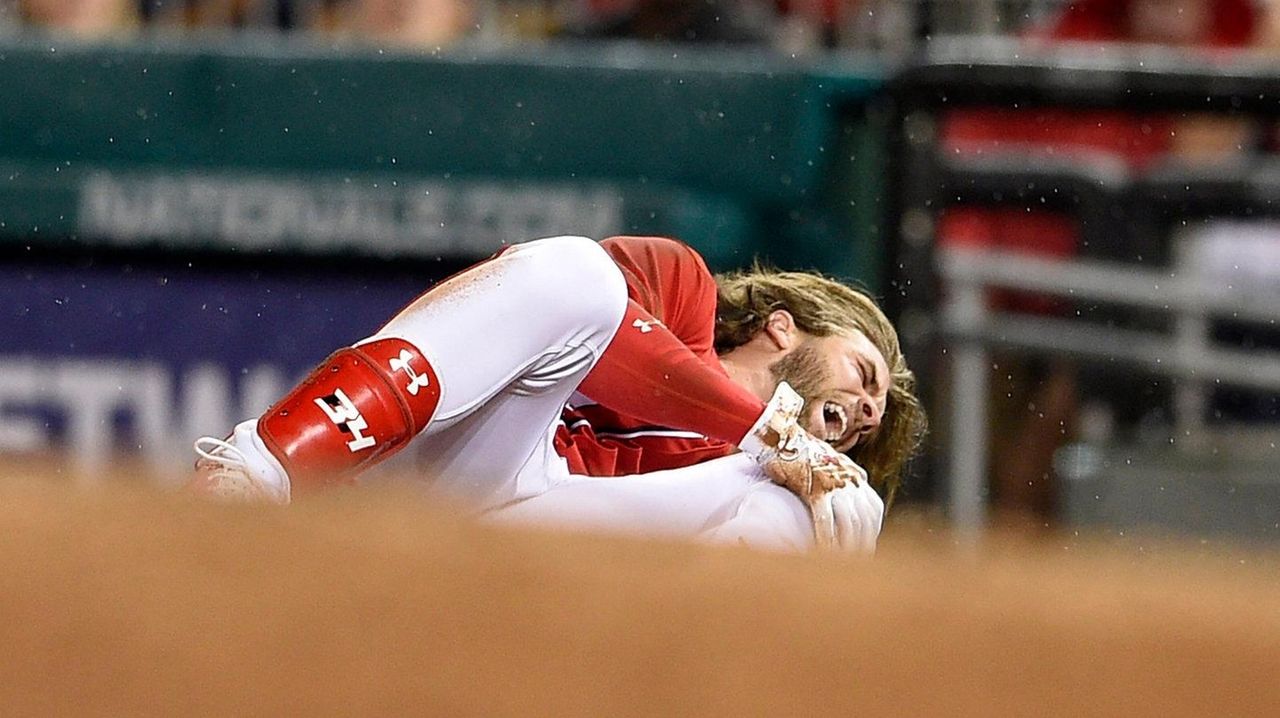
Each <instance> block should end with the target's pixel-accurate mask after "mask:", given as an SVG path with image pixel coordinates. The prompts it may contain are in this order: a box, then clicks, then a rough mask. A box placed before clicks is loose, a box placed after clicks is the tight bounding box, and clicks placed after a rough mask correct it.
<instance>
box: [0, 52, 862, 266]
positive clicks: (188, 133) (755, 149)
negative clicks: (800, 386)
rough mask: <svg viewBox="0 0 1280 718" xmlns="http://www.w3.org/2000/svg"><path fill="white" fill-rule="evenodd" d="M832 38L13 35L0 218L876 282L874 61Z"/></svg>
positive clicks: (347, 249) (85, 227) (323, 249)
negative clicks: (828, 43) (425, 43)
mask: <svg viewBox="0 0 1280 718" xmlns="http://www.w3.org/2000/svg"><path fill="white" fill-rule="evenodd" d="M823 62H824V64H823V65H820V66H818V65H814V64H812V63H808V62H801V61H794V60H785V59H779V58H766V57H764V56H756V55H752V54H739V53H725V52H723V51H721V52H715V51H707V50H685V49H680V50H671V49H656V48H644V47H638V46H594V45H587V46H579V47H572V48H559V49H557V48H542V49H538V50H536V51H533V52H528V51H521V52H518V53H517V52H515V51H510V52H486V53H476V52H471V51H469V50H466V49H462V50H458V51H455V52H454V53H453V54H451V55H448V56H439V57H435V56H416V55H406V54H391V53H385V52H381V51H378V50H376V49H367V50H342V51H338V50H334V49H331V48H318V47H315V46H311V45H306V44H301V43H297V42H294V41H287V40H282V39H280V38H276V37H272V38H259V39H256V40H255V39H253V38H248V39H246V38H237V39H236V40H235V44H227V45H220V44H204V45H190V44H186V43H184V44H181V45H177V44H167V43H164V42H149V43H144V44H137V43H134V44H127V45H73V44H67V43H65V42H62V41H59V42H45V43H40V42H36V41H23V42H21V43H18V44H13V42H10V43H9V44H3V45H0V94H2V95H3V96H4V97H5V98H6V100H5V102H4V103H3V104H2V105H0V238H3V240H4V241H6V242H10V243H15V242H16V243H23V242H25V243H42V242H45V243H73V244H76V245H84V246H103V247H130V248H154V249H155V250H157V251H160V252H164V251H185V250H190V249H199V250H201V251H208V250H213V251H228V252H249V253H251V252H269V253H283V254H290V253H296V254H299V255H314V254H321V255H330V254H339V255H341V254H344V253H352V254H359V255H373V256H385V257H418V258H424V257H435V256H443V255H447V256H454V257H465V256H473V255H475V256H479V255H484V254H487V253H489V252H491V251H492V250H493V249H494V248H495V247H497V246H499V245H500V244H501V243H502V242H508V241H518V240H521V239H525V238H529V237H533V236H538V235H544V234H551V233H580V234H588V235H594V236H601V235H604V234H610V233H618V232H635V233H662V234H671V235H675V236H679V237H681V238H683V239H685V240H686V241H689V242H690V243H692V244H694V245H695V246H697V247H698V248H699V249H700V250H701V251H703V252H704V253H705V254H706V255H707V256H708V258H709V260H710V261H711V263H712V265H713V266H716V267H720V268H723V267H729V266H735V265H740V264H743V263H745V262H748V261H750V260H751V259H752V258H753V257H755V256H756V255H763V256H766V257H768V258H769V259H771V260H772V261H774V262H776V263H779V264H782V265H783V266H806V267H819V268H823V269H825V270H827V271H829V272H832V273H834V274H838V275H842V276H846V277H852V278H857V279H860V280H862V281H864V282H866V283H868V284H870V285H873V286H874V285H876V284H877V283H878V281H879V278H880V275H881V273H882V272H881V269H882V268H881V267H880V266H879V265H878V263H879V261H880V257H881V256H882V255H881V254H880V252H879V248H878V241H879V226H878V225H879V216H880V211H881V210H880V206H881V205H880V201H881V194H882V185H883V181H882V179H881V178H882V174H883V173H882V172H881V167H880V164H881V161H882V146H883V144H884V143H883V137H884V134H885V127H884V124H885V123H884V122H881V121H879V120H878V119H877V117H878V116H879V115H881V114H883V113H877V112H876V111H875V109H874V103H875V99H874V98H876V97H877V96H878V95H877V92H878V90H879V89H880V87H881V85H882V77H881V74H882V73H881V71H880V69H879V68H878V67H876V66H874V65H872V64H869V63H864V62H857V61H848V62H843V63H842V62H840V61H834V60H830V59H828V60H824V61H823Z"/></svg>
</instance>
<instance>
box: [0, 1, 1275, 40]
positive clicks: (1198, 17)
mask: <svg viewBox="0 0 1280 718" xmlns="http://www.w3.org/2000/svg"><path fill="white" fill-rule="evenodd" d="M1276 5H1277V2H1276V0H1114V1H1102V2H1088V1H1085V2H1067V0H688V1H686V0H0V19H2V20H3V22H4V24H5V25H7V26H9V27H10V28H15V27H18V28H20V27H23V26H34V27H41V28H48V29H51V30H54V31H58V32H67V33H74V34H77V35H82V36H103V35H126V34H131V33H139V32H173V31H218V30H227V29H248V30H266V31H285V32H300V33H309V34H313V35H316V36H320V37H325V38H331V39H335V40H359V39H363V40H367V41H373V42H380V43H394V44H398V45H401V46H405V47H420V48H428V49H434V48H438V47H441V46H446V45H448V44H450V43H453V42H457V41H460V40H463V39H465V38H468V37H472V38H481V39H484V40H488V41H494V42H498V41H508V42H511V41H527V40H536V39H553V38H566V37H596V38H635V39H642V40H658V41H666V42H700V43H732V44H752V45H757V46H772V47H776V48H779V49H781V50H785V51H792V52H796V51H805V50H814V49H820V48H834V47H844V48H866V49H874V50H877V51H881V52H889V53H901V52H905V51H909V50H910V49H912V48H913V47H915V46H916V45H917V44H918V43H919V42H921V41H923V40H924V39H925V38H928V37H931V36H936V35H949V34H970V35H986V36H992V35H1015V36H1023V37H1039V38H1041V39H1046V38H1058V39H1065V40H1106V41H1134V42H1146V43H1165V44H1173V45H1179V46H1201V47H1214V48H1222V47H1244V46H1251V45H1258V46H1275V45H1276V42H1277V37H1280V32H1278V31H1277V27H1280V22H1277V20H1276V12H1275V6H1276Z"/></svg>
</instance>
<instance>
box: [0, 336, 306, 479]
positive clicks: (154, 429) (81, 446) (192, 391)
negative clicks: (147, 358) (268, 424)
mask: <svg viewBox="0 0 1280 718" xmlns="http://www.w3.org/2000/svg"><path fill="white" fill-rule="evenodd" d="M231 376H232V374H231V372H230V371H229V370H227V369H226V368H224V367H219V366H214V365H211V364H205V365H198V366H195V367H193V368H191V369H189V370H187V371H185V372H182V373H181V374H179V375H175V373H174V372H173V371H172V370H171V369H169V368H168V367H166V366H164V365H163V364H159V363H155V362H140V361H126V360H114V359H99V360H84V359H48V358H41V359H25V358H23V359H17V358H4V359H0V452H3V453H31V454H52V453H65V454H66V455H67V456H68V458H69V459H71V461H72V464H73V466H74V468H75V471H76V474H77V476H78V477H80V478H82V479H84V480H93V479H94V478H95V477H97V476H101V475H102V474H103V473H104V472H105V470H106V469H107V468H108V467H109V465H110V463H111V461H112V459H113V458H114V457H115V456H116V455H117V454H122V453H135V454H140V455H142V456H143V457H144V458H145V459H146V460H147V461H148V463H150V464H151V465H152V466H153V467H155V468H156V469H157V470H159V471H161V472H164V474H165V475H168V476H172V477H173V481H174V483H180V482H181V481H184V480H185V477H186V476H187V471H188V470H189V469H190V467H191V462H192V461H193V458H192V453H191V442H193V441H194V440H195V439H196V438H197V437H199V436H204V435H210V436H225V435H226V434H227V433H228V432H229V431H230V430H231V427H232V426H233V425H234V424H235V423H236V422H237V421H239V420H241V419H245V418H249V417H252V416H256V415H258V414H261V413H262V412H263V411H265V410H266V409H267V407H268V406H270V405H271V403H272V402H273V401H275V399H277V398H279V397H280V396H281V395H282V394H283V393H284V392H285V390H287V389H288V387H289V385H290V382H289V377H286V376H285V374H284V373H283V372H281V371H280V370H279V369H276V368H274V367H256V368H253V369H250V370H248V371H247V372H245V373H244V374H243V375H241V376H240V381H239V382H238V385H239V386H238V391H237V390H236V389H235V388H234V387H233V382H232V381H231Z"/></svg>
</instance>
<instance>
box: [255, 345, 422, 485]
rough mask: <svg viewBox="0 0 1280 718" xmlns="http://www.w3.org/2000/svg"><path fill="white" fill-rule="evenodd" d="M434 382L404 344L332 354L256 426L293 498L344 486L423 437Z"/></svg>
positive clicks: (418, 354) (415, 350) (418, 357)
mask: <svg viewBox="0 0 1280 718" xmlns="http://www.w3.org/2000/svg"><path fill="white" fill-rule="evenodd" d="M439 402H440V382H439V379H438V378H437V377H436V373H435V370H434V369H433V368H432V367H431V365H430V364H428V363H427V360H426V358H425V357H423V356H422V352H420V351H419V350H418V348H417V347H415V346H413V345H412V344H410V343H409V342H407V341H404V340H403V339H395V338H387V339H378V340H376V341H372V342H369V343H367V344H361V345H359V346H356V347H348V348H345V349H339V350H338V351H336V352H334V353H333V354H332V355H331V356H330V357H329V358H328V359H326V360H325V362H324V363H323V364H321V365H320V366H319V367H317V368H316V369H315V370H314V371H312V372H311V374H310V375H309V376H308V377H307V378H306V379H304V380H303V381H302V383H301V384H299V385H298V386H297V387H296V388H295V389H294V390H293V391H291V392H289V394H288V396H286V397H285V398H283V399H281V400H280V401H279V402H278V403H277V404H276V405H275V406H273V407H271V409H270V410H269V411H267V413H266V414H265V415H263V417H262V419H261V420H259V422H258V434H259V436H261V437H262V440H263V443H265V444H266V446H267V448H268V449H269V450H270V451H271V453H272V454H273V455H275V457H276V459H278V460H279V461H280V464H281V465H282V466H283V467H284V470H285V472H286V473H288V475H289V480H290V483H291V486H292V490H293V492H294V493H295V494H296V493H298V492H299V491H302V492H305V491H307V490H308V489H312V488H317V487H320V486H324V485H327V484H335V483H347V482H349V481H350V480H351V479H352V478H354V477H355V475H356V474H358V473H359V472H360V471H363V470H364V469H367V468H369V467H370V466H373V465H374V464H376V463H378V462H379V461H381V460H383V459H385V458H387V457H389V456H391V455H392V454H394V453H395V452H396V451H398V450H399V449H400V448H401V447H403V446H404V445H405V444H407V443H408V442H409V440H410V439H412V438H413V437H414V436H416V435H417V434H418V432H420V431H422V430H423V429H424V428H425V427H426V426H427V423H428V422H429V421H431V417H432V415H433V414H435V410H436V405H437V404H438V403H439Z"/></svg>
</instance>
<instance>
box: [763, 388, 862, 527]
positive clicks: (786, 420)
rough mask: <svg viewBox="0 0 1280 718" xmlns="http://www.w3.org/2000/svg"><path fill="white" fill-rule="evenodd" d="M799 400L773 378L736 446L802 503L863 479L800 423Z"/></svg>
mask: <svg viewBox="0 0 1280 718" xmlns="http://www.w3.org/2000/svg"><path fill="white" fill-rule="evenodd" d="M803 408H804V399H802V398H801V397H800V395H799V394H797V393H796V391H795V390H794V389H792V388H791V386H790V385H789V384H787V383H786V382H785V381H784V382H779V383H778V388H777V389H776V390H775V391H774V392H773V397H772V398H771V399H770V400H769V404H768V405H767V406H766V407H765V410H764V413H763V414H761V415H760V419H759V420H757V421H756V424H755V426H753V427H752V428H751V431H749V432H747V435H746V437H744V438H743V440H742V443H740V444H739V445H738V447H739V448H740V449H742V450H743V452H745V453H747V454H749V455H750V456H752V457H754V458H755V460H756V462H757V463H759V464H760V467H761V469H763V470H764V473H765V475H766V476H768V477H769V478H770V479H771V480H772V481H773V482H774V483H776V484H778V485H780V486H784V487H786V488H787V489H790V490H791V492H792V493H794V494H795V495H796V496H799V497H800V498H801V499H803V500H804V501H805V502H806V503H807V504H810V505H812V504H813V502H814V501H816V500H817V499H818V498H820V497H821V496H823V495H824V494H826V493H827V492H829V491H832V490H834V489H838V488H840V487H842V486H844V485H845V484H847V483H850V482H852V483H855V484H856V483H857V482H859V481H860V480H861V479H862V476H863V475H862V474H861V473H860V472H861V469H860V468H859V467H858V465H857V464H855V463H853V460H851V459H850V458H849V457H847V456H845V455H844V454H841V453H840V452H838V451H836V450H835V449H834V448H832V447H831V445H830V444H828V443H827V442H825V441H823V440H821V439H819V438H818V437H816V436H814V435H813V434H810V433H809V432H807V431H805V430H804V429H803V428H802V427H801V426H800V412H801V410H802V409H803Z"/></svg>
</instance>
